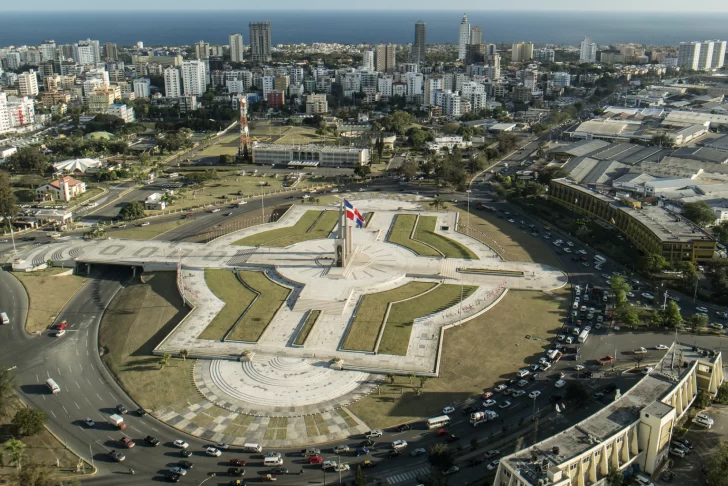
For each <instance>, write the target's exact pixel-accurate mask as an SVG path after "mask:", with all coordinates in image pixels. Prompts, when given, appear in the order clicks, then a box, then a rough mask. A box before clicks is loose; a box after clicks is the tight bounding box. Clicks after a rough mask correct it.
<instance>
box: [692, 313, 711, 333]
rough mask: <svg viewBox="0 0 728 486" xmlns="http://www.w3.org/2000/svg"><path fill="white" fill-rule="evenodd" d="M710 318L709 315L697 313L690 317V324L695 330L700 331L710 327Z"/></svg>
mask: <svg viewBox="0 0 728 486" xmlns="http://www.w3.org/2000/svg"><path fill="white" fill-rule="evenodd" d="M708 322H709V319H708V317H707V316H699V315H697V314H695V315H692V316H690V318H689V319H688V325H689V326H690V327H691V328H692V330H693V331H695V332H700V331H702V330H703V329H705V328H706V327H708Z"/></svg>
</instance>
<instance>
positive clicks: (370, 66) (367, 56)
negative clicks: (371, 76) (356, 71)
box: [362, 49, 375, 71]
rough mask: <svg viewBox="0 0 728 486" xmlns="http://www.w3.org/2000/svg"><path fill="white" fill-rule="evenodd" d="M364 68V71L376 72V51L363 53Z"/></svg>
mask: <svg viewBox="0 0 728 486" xmlns="http://www.w3.org/2000/svg"><path fill="white" fill-rule="evenodd" d="M362 67H363V68H364V71H374V68H375V65H374V51H372V50H371V49H369V50H366V51H364V52H363V53H362Z"/></svg>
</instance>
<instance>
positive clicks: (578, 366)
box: [574, 364, 584, 371]
mask: <svg viewBox="0 0 728 486" xmlns="http://www.w3.org/2000/svg"><path fill="white" fill-rule="evenodd" d="M574 369H575V370H576V371H582V370H583V369H584V365H583V364H578V365H576V366H574Z"/></svg>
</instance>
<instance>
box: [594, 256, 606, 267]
mask: <svg viewBox="0 0 728 486" xmlns="http://www.w3.org/2000/svg"><path fill="white" fill-rule="evenodd" d="M594 261H595V262H597V263H599V264H600V265H604V264H605V263H607V259H606V258H604V257H603V256H601V255H594Z"/></svg>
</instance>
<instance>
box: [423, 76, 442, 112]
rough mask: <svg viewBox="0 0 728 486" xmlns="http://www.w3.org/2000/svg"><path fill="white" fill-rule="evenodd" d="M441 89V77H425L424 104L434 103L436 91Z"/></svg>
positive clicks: (431, 104)
mask: <svg viewBox="0 0 728 486" xmlns="http://www.w3.org/2000/svg"><path fill="white" fill-rule="evenodd" d="M442 90H443V80H442V78H441V77H431V78H427V81H426V82H425V102H424V105H425V106H433V105H435V100H436V96H437V92H438V91H442Z"/></svg>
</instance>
